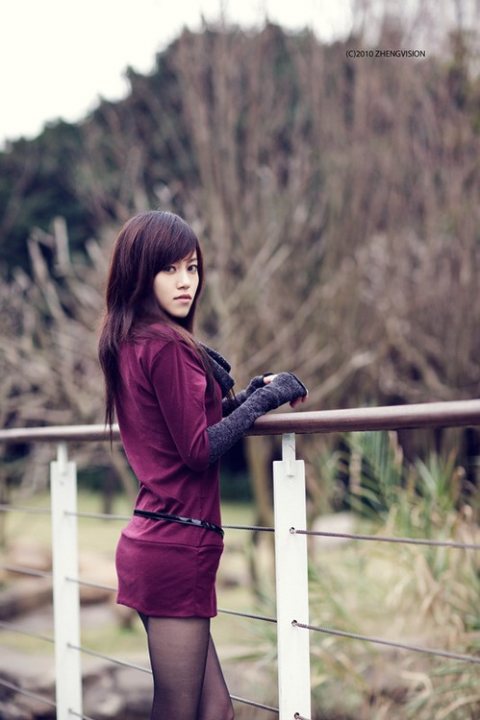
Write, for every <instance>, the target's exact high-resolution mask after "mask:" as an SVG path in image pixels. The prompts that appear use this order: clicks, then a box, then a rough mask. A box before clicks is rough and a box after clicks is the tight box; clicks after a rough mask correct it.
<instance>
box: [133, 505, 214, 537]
mask: <svg viewBox="0 0 480 720" xmlns="http://www.w3.org/2000/svg"><path fill="white" fill-rule="evenodd" d="M133 514H134V515H139V516H140V517H145V518H148V519H149V520H166V521H167V522H176V523H180V524H181V525H193V526H194V527H199V528H204V529H205V530H212V532H216V533H218V535H221V536H222V537H223V536H224V534H225V533H224V532H223V529H222V528H221V527H220V525H215V523H212V522H209V521H208V520H197V519H196V518H187V517H181V515H170V513H163V512H150V511H149V510H134V511H133Z"/></svg>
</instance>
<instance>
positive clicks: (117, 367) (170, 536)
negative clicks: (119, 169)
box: [99, 211, 307, 720]
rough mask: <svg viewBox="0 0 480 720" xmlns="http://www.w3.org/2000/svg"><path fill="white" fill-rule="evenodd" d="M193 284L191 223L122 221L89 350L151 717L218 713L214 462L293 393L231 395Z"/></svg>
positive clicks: (226, 714) (298, 395)
mask: <svg viewBox="0 0 480 720" xmlns="http://www.w3.org/2000/svg"><path fill="white" fill-rule="evenodd" d="M202 285H203V262H202V253H201V250H200V245H199V243H198V240H197V238H196V236H195V234H194V232H193V231H192V229H191V228H190V227H189V226H188V225H187V223H185V222H184V221H183V220H182V219H181V218H180V217H178V216H177V215H174V214H173V213H168V212H157V211H154V212H145V213H140V214H139V215H136V216H135V217H133V218H131V219H130V220H129V221H128V222H127V223H126V224H125V225H124V227H123V228H122V230H121V231H120V234H119V236H118V238H117V241H116V244H115V248H114V252H113V257H112V262H111V267H110V274H109V278H108V285H107V292H106V301H107V302H106V304H107V309H106V314H105V319H104V324H103V329H102V333H101V337H100V343H99V358H100V363H101V366H102V370H103V373H104V376H105V385H106V422H107V424H109V425H110V427H111V424H112V422H113V419H114V414H115V413H116V416H117V418H118V423H119V426H120V433H121V437H122V442H123V446H124V448H125V452H126V455H127V458H128V461H129V463H130V465H131V467H132V469H133V471H134V473H135V475H136V477H137V478H138V481H139V485H140V489H139V493H138V497H137V501H136V505H135V510H134V514H133V517H132V519H131V521H130V522H129V524H128V525H127V527H126V528H125V529H124V530H123V532H122V534H121V538H120V541H119V544H118V548H117V554H116V565H117V573H118V602H119V603H122V604H124V605H128V606H129V607H132V608H135V609H136V610H137V611H138V613H139V615H140V617H141V619H142V621H143V624H144V626H145V629H146V631H147V637H148V648H149V654H150V660H151V665H152V672H153V680H154V697H153V706H152V712H151V720H160V718H161V719H162V720H163V719H165V720H166V719H167V718H175V719H176V720H230V719H231V718H233V716H234V714H233V708H232V704H231V700H230V696H229V693H228V690H227V687H226V685H225V681H224V678H223V674H222V671H221V668H220V665H219V662H218V658H217V654H216V652H215V647H214V644H213V642H212V638H211V636H210V618H211V617H213V616H215V615H216V596H215V575H216V571H217V567H218V563H219V560H220V556H221V554H222V549H223V531H222V529H221V527H220V523H221V520H220V499H219V480H218V475H219V471H218V459H219V458H220V456H221V455H222V454H223V453H225V452H226V451H227V450H228V449H229V448H230V447H231V446H232V445H233V444H234V443H235V442H236V441H237V440H238V439H239V438H240V437H242V436H243V435H244V434H245V432H246V431H247V430H248V429H249V428H250V427H251V425H252V424H253V423H254V421H255V420H256V418H258V417H259V416H260V415H263V414H264V413H266V412H268V411H269V410H272V409H274V408H276V407H278V406H279V405H281V404H283V403H285V402H290V403H291V404H292V405H294V404H296V402H297V401H301V400H303V399H305V397H306V394H307V390H306V388H305V386H304V385H303V384H302V383H301V382H300V381H299V380H298V379H297V378H296V377H295V376H294V375H293V374H291V373H279V374H278V375H269V376H267V377H263V376H258V377H255V378H253V380H251V382H250V383H249V385H248V387H247V388H246V389H245V390H243V391H242V392H240V393H238V394H237V395H234V394H233V392H232V387H233V384H234V382H233V379H232V378H231V376H230V375H229V370H230V366H229V365H228V363H227V362H226V361H225V360H224V359H223V358H222V357H221V355H219V354H218V353H216V352H215V351H213V350H211V349H210V348H208V347H206V346H204V345H202V344H200V343H199V342H198V341H197V340H196V339H195V338H194V336H193V334H192V332H193V321H194V316H195V309H196V306H197V301H198V297H199V294H200V291H201V289H202Z"/></svg>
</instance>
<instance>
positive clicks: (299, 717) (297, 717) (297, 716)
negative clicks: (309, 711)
mask: <svg viewBox="0 0 480 720" xmlns="http://www.w3.org/2000/svg"><path fill="white" fill-rule="evenodd" d="M293 717H294V718H295V720H310V718H306V717H303V715H300V713H295V715H294V716H293Z"/></svg>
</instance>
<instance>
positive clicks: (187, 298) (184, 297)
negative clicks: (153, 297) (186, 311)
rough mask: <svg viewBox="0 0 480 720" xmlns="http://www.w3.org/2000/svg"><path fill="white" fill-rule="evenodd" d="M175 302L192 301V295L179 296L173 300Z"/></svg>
mask: <svg viewBox="0 0 480 720" xmlns="http://www.w3.org/2000/svg"><path fill="white" fill-rule="evenodd" d="M173 299H174V300H191V299H192V297H191V295H177V297H175V298H173Z"/></svg>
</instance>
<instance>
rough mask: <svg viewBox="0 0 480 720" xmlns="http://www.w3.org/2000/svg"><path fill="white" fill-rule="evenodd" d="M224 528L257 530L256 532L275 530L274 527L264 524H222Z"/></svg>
mask: <svg viewBox="0 0 480 720" xmlns="http://www.w3.org/2000/svg"><path fill="white" fill-rule="evenodd" d="M222 527H223V529H224V530H255V531H256V532H275V528H273V527H263V526H262V525H222Z"/></svg>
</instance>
